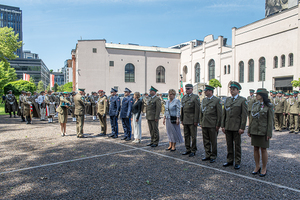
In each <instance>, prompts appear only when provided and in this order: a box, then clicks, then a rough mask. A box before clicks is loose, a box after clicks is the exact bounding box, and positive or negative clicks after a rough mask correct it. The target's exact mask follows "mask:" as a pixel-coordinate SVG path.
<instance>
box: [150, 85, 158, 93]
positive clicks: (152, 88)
mask: <svg viewBox="0 0 300 200" xmlns="http://www.w3.org/2000/svg"><path fill="white" fill-rule="evenodd" d="M151 90H152V91H154V92H157V91H158V89H156V88H155V87H153V86H151V88H150V91H151Z"/></svg>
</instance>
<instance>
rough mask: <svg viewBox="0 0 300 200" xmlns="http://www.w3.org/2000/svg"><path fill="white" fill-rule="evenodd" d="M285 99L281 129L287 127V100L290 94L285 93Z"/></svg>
mask: <svg viewBox="0 0 300 200" xmlns="http://www.w3.org/2000/svg"><path fill="white" fill-rule="evenodd" d="M284 96H285V98H286V99H285V101H286V104H285V108H284V110H285V112H286V113H285V115H284V116H283V124H282V128H283V129H287V127H289V121H290V120H289V117H288V114H287V109H288V100H289V96H290V94H289V93H285V95H284Z"/></svg>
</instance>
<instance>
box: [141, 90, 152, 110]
mask: <svg viewBox="0 0 300 200" xmlns="http://www.w3.org/2000/svg"><path fill="white" fill-rule="evenodd" d="M149 99H150V97H149V94H148V93H147V92H146V93H145V94H144V95H143V106H142V107H143V109H142V112H143V113H144V114H145V115H146V110H147V104H148V101H149Z"/></svg>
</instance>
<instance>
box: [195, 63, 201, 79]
mask: <svg viewBox="0 0 300 200" xmlns="http://www.w3.org/2000/svg"><path fill="white" fill-rule="evenodd" d="M195 83H200V64H199V63H196V65H195Z"/></svg>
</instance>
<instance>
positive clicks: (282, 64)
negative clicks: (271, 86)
mask: <svg viewBox="0 0 300 200" xmlns="http://www.w3.org/2000/svg"><path fill="white" fill-rule="evenodd" d="M281 67H285V55H282V56H281Z"/></svg>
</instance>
